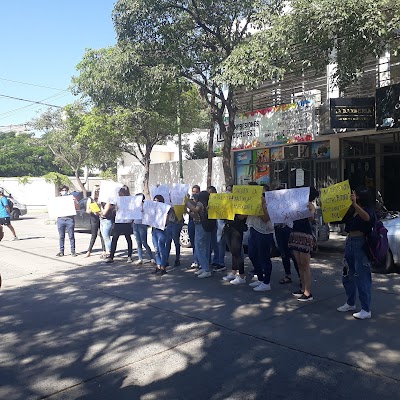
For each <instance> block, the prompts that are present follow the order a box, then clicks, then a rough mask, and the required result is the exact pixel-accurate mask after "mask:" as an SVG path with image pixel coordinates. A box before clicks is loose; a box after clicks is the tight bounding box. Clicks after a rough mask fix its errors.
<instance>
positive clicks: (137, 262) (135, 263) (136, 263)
mask: <svg viewBox="0 0 400 400" xmlns="http://www.w3.org/2000/svg"><path fill="white" fill-rule="evenodd" d="M133 264H134V265H142V264H143V260H136V261H134V262H133Z"/></svg>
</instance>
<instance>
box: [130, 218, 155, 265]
mask: <svg viewBox="0 0 400 400" xmlns="http://www.w3.org/2000/svg"><path fill="white" fill-rule="evenodd" d="M147 229H148V226H147V225H143V224H133V234H134V235H135V240H136V244H137V253H138V258H139V260H143V249H142V246H143V247H144V248H145V250H146V252H147V256H148V257H149V260H151V259H153V258H154V256H153V252H152V251H151V249H150V246H149V245H148V243H147Z"/></svg>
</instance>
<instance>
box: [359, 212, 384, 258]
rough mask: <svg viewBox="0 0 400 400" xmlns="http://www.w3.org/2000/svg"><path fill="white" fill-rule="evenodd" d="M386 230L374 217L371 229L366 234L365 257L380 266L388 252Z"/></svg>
mask: <svg viewBox="0 0 400 400" xmlns="http://www.w3.org/2000/svg"><path fill="white" fill-rule="evenodd" d="M387 232H388V230H387V229H386V228H385V226H384V225H383V223H382V221H380V220H379V219H378V218H377V217H376V215H375V217H374V221H373V223H372V229H371V231H370V232H369V233H367V234H366V236H365V239H366V247H367V248H366V250H367V256H368V258H369V259H370V261H371V262H373V263H376V264H382V263H383V262H384V261H385V257H386V255H387V252H388V250H389V241H388V237H387Z"/></svg>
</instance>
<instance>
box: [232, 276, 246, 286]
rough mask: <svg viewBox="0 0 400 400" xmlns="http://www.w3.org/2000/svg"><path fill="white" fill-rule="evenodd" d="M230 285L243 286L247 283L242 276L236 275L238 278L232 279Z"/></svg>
mask: <svg viewBox="0 0 400 400" xmlns="http://www.w3.org/2000/svg"><path fill="white" fill-rule="evenodd" d="M229 283H230V284H232V285H243V284H244V283H246V279H244V278H241V277H240V275H236V278H235V279H232V280H231V281H230V282H229Z"/></svg>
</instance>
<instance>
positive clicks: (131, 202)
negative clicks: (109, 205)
mask: <svg viewBox="0 0 400 400" xmlns="http://www.w3.org/2000/svg"><path fill="white" fill-rule="evenodd" d="M142 199H143V196H142V195H140V196H118V197H117V214H116V216H115V222H116V223H118V224H120V223H126V222H132V220H134V219H142V204H143V203H142Z"/></svg>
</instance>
